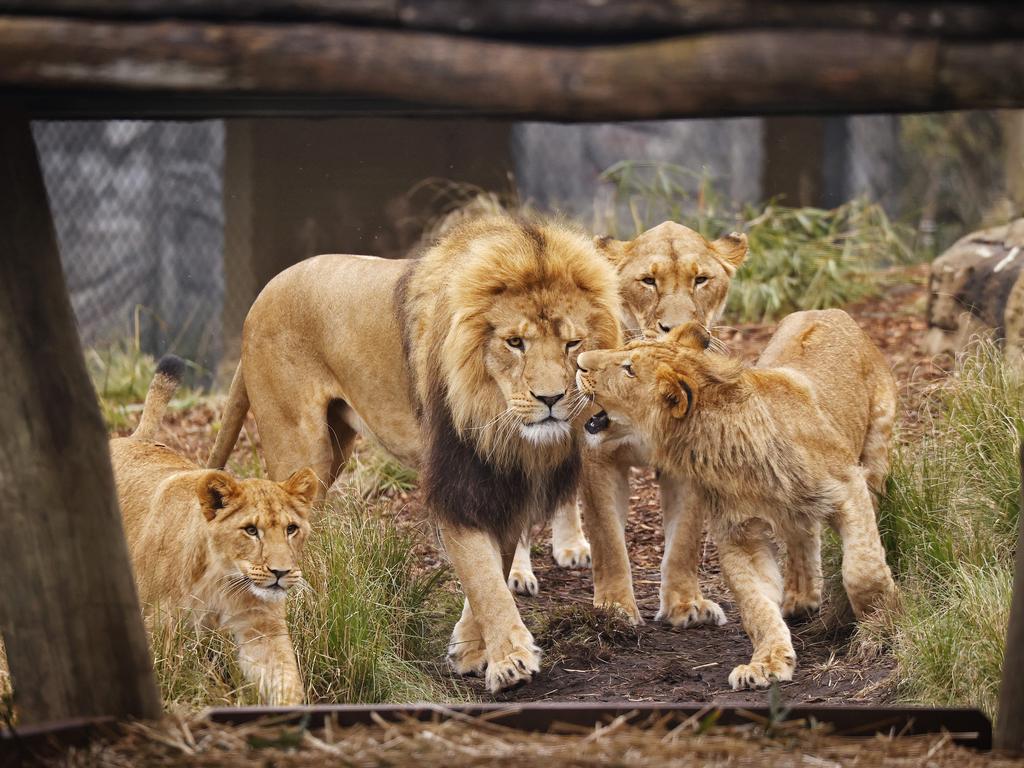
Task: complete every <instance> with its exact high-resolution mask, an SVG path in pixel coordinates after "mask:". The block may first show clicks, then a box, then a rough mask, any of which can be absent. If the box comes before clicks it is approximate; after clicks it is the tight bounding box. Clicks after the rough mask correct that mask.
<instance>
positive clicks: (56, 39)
mask: <svg viewBox="0 0 1024 768" xmlns="http://www.w3.org/2000/svg"><path fill="white" fill-rule="evenodd" d="M3 85H7V86H16V87H22V88H28V89H32V90H34V91H35V92H36V93H38V92H39V90H40V89H68V88H72V89H73V88H82V89H107V90H111V89H113V90H124V91H136V92H151V93H152V92H166V93H182V92H187V93H192V94H196V93H207V94H224V95H229V96H231V97H232V98H234V99H237V98H239V97H240V96H244V95H245V94H249V95H253V96H258V95H265V94H289V95H292V96H298V95H299V94H308V95H313V96H316V95H324V94H332V95H336V96H337V95H343V96H348V97H353V98H361V99H370V98H377V99H385V100H387V99H390V100H398V101H405V102H415V103H419V104H421V105H424V106H425V107H426V108H430V107H437V106H447V107H458V108H461V109H464V110H467V111H470V112H473V113H476V114H485V115H501V116H516V117H521V118H525V117H534V118H545V119H554V120H629V119H653V118H668V117H686V116H697V115H742V114H770V113H812V112H866V111H926V110H938V109H954V108H956V109H966V108H996V107H1017V106H1022V105H1024V40H1014V41H1003V42H1000V43H997V44H992V43H989V44H983V43H976V42H959V41H941V40H937V39H921V38H907V37H902V36H895V35H885V34H878V33H866V32H831V31H750V32H731V33H714V34H706V35H694V36H688V37H682V38H669V39H664V40H656V41H650V42H644V43H634V44H628V45H599V46H575V47H559V46H541V45H525V44H520V43H513V42H498V41H483V40H477V39H471V38H463V37H455V36H449V35H439V34H434V33H425V32H407V31H402V30H380V29H367V28H355V27H343V26H338V25H335V24H329V23H322V24H278V25H273V24H255V23H250V24H210V23H205V22H190V21H162V22H140V23H117V22H107V21H82V20H75V21H71V20H66V19H53V18H36V17H11V16H8V17H0V87H2V86H3ZM125 103H126V105H128V106H129V108H130V99H129V98H126V99H125Z"/></svg>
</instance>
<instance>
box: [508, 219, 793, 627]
mask: <svg viewBox="0 0 1024 768" xmlns="http://www.w3.org/2000/svg"><path fill="white" fill-rule="evenodd" d="M595 244H596V245H597V247H598V249H599V250H600V251H601V253H603V254H604V255H605V257H606V258H608V259H609V260H610V261H611V262H612V264H613V265H614V266H615V269H616V271H617V273H618V282H619V293H620V295H621V298H622V305H621V310H620V319H621V323H622V328H623V332H624V334H625V335H626V336H627V337H630V338H641V337H642V338H648V339H652V338H658V337H659V336H663V335H664V334H666V333H668V332H670V331H671V330H672V329H673V328H675V327H677V326H679V325H681V324H683V323H687V322H691V321H695V322H698V323H700V324H702V325H703V326H705V327H707V328H710V327H711V326H713V325H714V324H715V323H716V322H717V321H718V319H719V318H720V317H721V315H722V312H723V310H724V309H725V302H726V299H727V298H728V294H729V285H730V283H731V282H732V278H733V275H735V274H736V270H737V269H739V267H740V266H741V265H742V264H743V262H744V260H745V259H746V256H747V237H746V235H743V234H737V233H733V234H729V235H726V236H724V237H720V238H718V239H717V240H714V241H711V242H709V241H708V240H706V239H705V238H704V237H703V236H702V235H701V234H700V233H699V232H695V231H694V230H692V229H690V228H689V227H685V226H683V225H682V224H677V223H675V222H671V221H666V222H663V223H662V224H659V225H658V226H656V227H654V228H652V229H649V230H647V231H646V232H644V233H643V234H641V235H640V236H638V237H637V238H635V239H633V240H629V241H622V240H615V239H613V238H610V237H598V238H595ZM593 442H594V445H593V447H592V448H591V449H590V450H587V451H586V452H585V457H584V458H585V461H584V470H583V471H584V480H583V483H582V484H581V490H580V500H581V502H582V506H583V507H584V513H585V516H586V520H587V526H588V528H589V530H590V534H591V537H592V540H593V560H594V604H595V605H598V606H605V607H616V608H619V609H621V610H623V611H624V612H625V613H626V614H627V615H628V616H629V618H630V620H631V621H632V622H634V623H640V622H641V621H642V619H641V616H640V610H639V608H638V607H637V604H636V598H635V597H634V593H633V580H632V576H631V573H630V566H629V555H628V553H627V551H626V538H625V534H624V525H625V522H626V517H627V515H628V513H629V470H630V467H633V466H649V465H650V464H651V461H650V451H649V449H648V448H647V446H646V445H644V443H643V440H642V438H641V437H640V436H638V435H636V434H635V433H634V432H633V431H632V430H630V429H627V428H626V426H625V425H624V424H612V425H611V426H610V428H609V429H608V430H606V431H604V432H602V433H601V435H600V437H599V438H598V440H594V441H593ZM658 486H659V489H660V491H661V506H662V516H663V520H664V532H665V553H664V557H663V558H662V578H661V588H660V607H659V610H658V614H657V618H658V619H661V620H664V621H666V622H668V623H670V624H672V625H674V626H682V627H687V626H691V625H695V624H724V623H725V613H724V612H723V611H722V609H721V607H720V606H719V605H718V604H717V603H715V602H714V601H712V600H707V599H705V598H704V596H703V594H702V593H701V590H700V586H699V584H698V582H697V568H698V566H699V564H700V548H701V541H702V538H703V535H704V516H703V513H702V511H701V509H700V508H699V507H695V506H693V505H692V504H689V503H688V502H687V499H686V496H685V494H684V493H683V490H682V488H681V487H680V483H679V481H678V480H677V479H676V478H675V477H674V476H672V475H670V474H664V473H662V474H660V475H659V477H658ZM577 532H578V533H577ZM580 541H582V544H581V543H579V542H580ZM584 548H585V549H584ZM552 550H553V554H554V556H555V559H556V561H558V562H559V564H560V565H565V563H564V562H563V559H564V558H566V556H567V555H569V556H574V555H575V554H576V553H578V552H585V553H586V560H589V559H590V551H591V548H590V546H589V545H588V544H587V542H586V540H585V539H583V533H582V528H581V526H580V522H579V510H578V508H577V506H576V504H575V503H574V502H571V503H569V504H567V505H566V506H564V507H562V508H561V509H560V510H559V511H558V513H556V515H555V518H554V520H553V521H552ZM580 559H582V557H581V558H580ZM584 564H585V563H584ZM788 573H789V571H787V574H788ZM509 586H511V587H512V588H514V589H516V591H519V592H526V593H529V594H536V592H537V580H536V578H535V577H534V575H533V572H532V569H531V568H530V560H529V542H528V540H527V541H526V542H525V543H524V545H523V546H521V547H520V548H519V550H518V551H517V553H516V561H515V563H513V566H512V573H511V575H510V578H509Z"/></svg>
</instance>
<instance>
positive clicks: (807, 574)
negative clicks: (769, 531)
mask: <svg viewBox="0 0 1024 768" xmlns="http://www.w3.org/2000/svg"><path fill="white" fill-rule="evenodd" d="M784 539H785V544H786V585H785V590H784V592H783V598H782V615H783V616H787V617H789V616H809V615H811V614H813V613H815V612H816V611H817V610H818V609H819V608H821V587H822V580H821V526H820V525H818V524H817V523H813V524H812V525H811V526H810V528H808V529H806V530H790V531H787V533H786V535H785V537H784Z"/></svg>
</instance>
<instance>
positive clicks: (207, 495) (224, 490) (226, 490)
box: [196, 469, 242, 521]
mask: <svg viewBox="0 0 1024 768" xmlns="http://www.w3.org/2000/svg"><path fill="white" fill-rule="evenodd" d="M241 491H242V489H241V488H240V487H239V485H238V482H237V481H236V480H235V478H233V477H232V476H231V475H229V474H228V473H227V472H222V471H220V470H219V469H217V470H213V471H211V472H207V473H206V474H205V475H203V476H202V477H200V478H199V483H198V484H197V485H196V495H197V496H199V506H200V507H201V508H202V510H203V517H205V518H206V519H207V521H210V520H213V519H214V518H215V517H217V515H219V514H220V513H221V512H223V511H224V509H225V508H226V507H227V506H228V504H230V503H231V500H232V499H233V498H235V497H237V496H238V494H239V493H241Z"/></svg>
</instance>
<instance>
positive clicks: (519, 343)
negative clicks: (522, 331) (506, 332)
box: [505, 336, 524, 351]
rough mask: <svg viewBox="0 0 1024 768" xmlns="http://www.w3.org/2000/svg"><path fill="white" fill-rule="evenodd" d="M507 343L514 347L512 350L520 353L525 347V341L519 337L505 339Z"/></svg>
mask: <svg viewBox="0 0 1024 768" xmlns="http://www.w3.org/2000/svg"><path fill="white" fill-rule="evenodd" d="M505 343H506V344H508V345H509V346H510V347H512V349H518V350H520V351H522V349H523V347H524V344H523V340H522V339H521V338H520V337H519V336H513V337H511V338H508V339H505Z"/></svg>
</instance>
